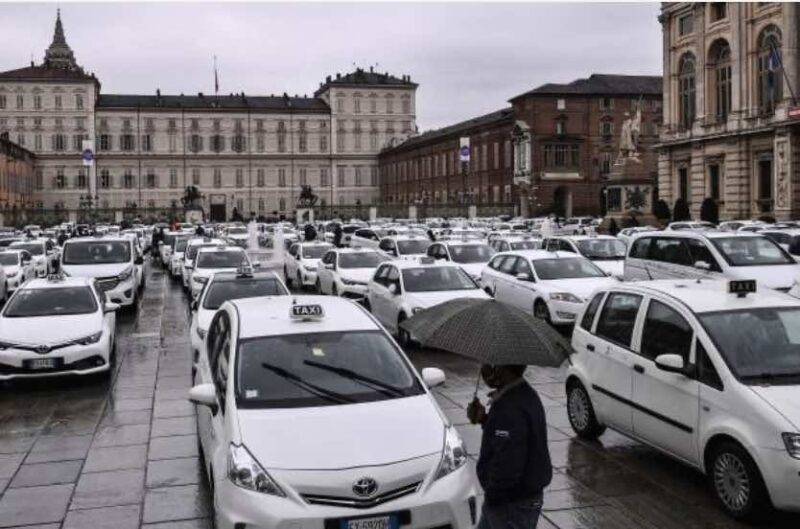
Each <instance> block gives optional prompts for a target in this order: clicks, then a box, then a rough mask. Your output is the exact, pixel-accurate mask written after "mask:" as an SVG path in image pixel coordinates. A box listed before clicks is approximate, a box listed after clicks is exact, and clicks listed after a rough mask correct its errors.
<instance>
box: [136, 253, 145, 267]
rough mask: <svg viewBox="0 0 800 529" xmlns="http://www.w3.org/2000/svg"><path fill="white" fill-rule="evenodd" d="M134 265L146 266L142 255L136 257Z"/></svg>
mask: <svg viewBox="0 0 800 529" xmlns="http://www.w3.org/2000/svg"><path fill="white" fill-rule="evenodd" d="M133 264H137V265H140V264H144V258H143V257H142V256H141V255H140V256H138V257H136V259H134V260H133Z"/></svg>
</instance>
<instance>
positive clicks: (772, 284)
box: [624, 231, 800, 292]
mask: <svg viewBox="0 0 800 529" xmlns="http://www.w3.org/2000/svg"><path fill="white" fill-rule="evenodd" d="M695 278H708V279H755V280H757V281H758V282H759V284H761V285H763V286H765V287H768V288H773V289H776V290H780V291H782V292H788V291H789V290H790V289H791V288H792V286H793V285H794V284H795V281H796V280H797V279H798V278H800V263H798V262H797V261H795V260H794V258H793V257H792V256H791V255H789V253H788V252H786V250H784V249H783V248H781V247H780V246H779V245H778V244H776V243H775V242H774V241H773V240H771V239H769V238H767V237H764V236H763V235H759V234H756V233H743V232H736V233H731V232H717V231H708V232H702V233H701V232H695V231H678V232H666V231H664V232H658V233H646V234H642V235H639V236H638V237H636V238H634V240H633V242H631V244H630V246H629V247H628V254H627V256H626V258H625V269H624V279H625V280H626V281H637V280H649V279H695Z"/></svg>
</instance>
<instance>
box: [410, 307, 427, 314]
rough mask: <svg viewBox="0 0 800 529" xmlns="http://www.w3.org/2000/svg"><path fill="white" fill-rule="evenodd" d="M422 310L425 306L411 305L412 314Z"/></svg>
mask: <svg viewBox="0 0 800 529" xmlns="http://www.w3.org/2000/svg"><path fill="white" fill-rule="evenodd" d="M423 310H425V307H412V308H411V313H412V314H416V313H418V312H422V311H423Z"/></svg>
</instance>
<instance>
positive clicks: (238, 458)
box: [228, 444, 286, 498]
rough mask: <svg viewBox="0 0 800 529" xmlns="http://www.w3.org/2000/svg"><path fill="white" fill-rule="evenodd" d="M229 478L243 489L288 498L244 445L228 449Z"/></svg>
mask: <svg viewBox="0 0 800 529" xmlns="http://www.w3.org/2000/svg"><path fill="white" fill-rule="evenodd" d="M228 478H229V479H230V480H231V482H233V484H234V485H236V486H237V487H241V488H243V489H248V490H252V491H255V492H261V493H263V494H271V495H273V496H280V497H282V498H285V497H286V494H285V493H284V492H283V491H282V490H281V488H280V487H279V486H278V485H277V484H276V483H275V482H274V481H273V480H272V478H271V477H270V476H269V474H267V471H266V470H264V469H263V468H261V465H259V464H258V461H256V459H255V458H254V457H253V456H252V455H250V452H249V451H248V450H247V448H245V447H244V445H235V444H231V445H230V448H229V449H228Z"/></svg>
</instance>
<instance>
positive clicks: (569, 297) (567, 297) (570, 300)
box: [550, 292, 583, 303]
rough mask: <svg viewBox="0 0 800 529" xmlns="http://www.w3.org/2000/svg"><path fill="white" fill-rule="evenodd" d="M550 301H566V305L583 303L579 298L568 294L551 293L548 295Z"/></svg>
mask: <svg viewBox="0 0 800 529" xmlns="http://www.w3.org/2000/svg"><path fill="white" fill-rule="evenodd" d="M550 299H552V300H554V301H566V302H567V303H583V300H582V299H581V298H579V297H578V296H576V295H575V294H570V293H569V292H553V293H552V294H550Z"/></svg>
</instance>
